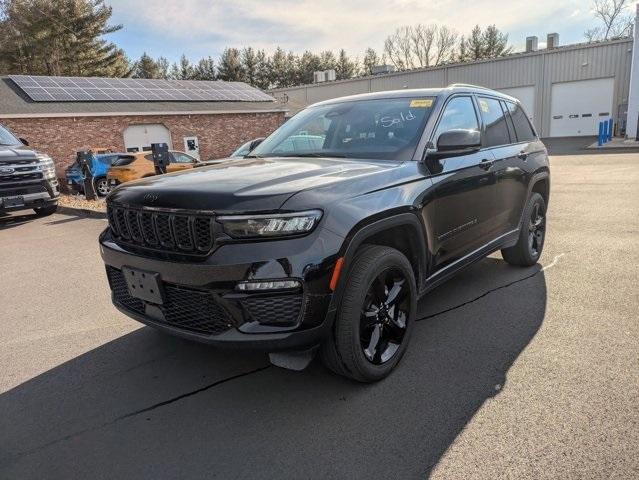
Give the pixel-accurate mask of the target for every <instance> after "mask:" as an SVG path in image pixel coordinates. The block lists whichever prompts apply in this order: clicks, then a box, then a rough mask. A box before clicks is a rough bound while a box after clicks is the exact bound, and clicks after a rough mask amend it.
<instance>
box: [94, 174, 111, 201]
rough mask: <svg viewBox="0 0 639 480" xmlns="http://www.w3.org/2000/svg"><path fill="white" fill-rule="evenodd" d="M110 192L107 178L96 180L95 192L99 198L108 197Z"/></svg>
mask: <svg viewBox="0 0 639 480" xmlns="http://www.w3.org/2000/svg"><path fill="white" fill-rule="evenodd" d="M110 191H111V187H110V186H109V182H108V181H107V179H106V178H105V177H101V178H96V179H95V192H96V193H97V194H98V196H99V197H106V196H107V195H108V194H109V192H110Z"/></svg>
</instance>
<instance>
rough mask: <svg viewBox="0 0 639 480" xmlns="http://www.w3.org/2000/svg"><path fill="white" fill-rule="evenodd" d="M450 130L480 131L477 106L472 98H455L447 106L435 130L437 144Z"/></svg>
mask: <svg viewBox="0 0 639 480" xmlns="http://www.w3.org/2000/svg"><path fill="white" fill-rule="evenodd" d="M449 130H479V122H478V121H477V114H476V113H475V106H474V105H473V100H472V99H471V98H470V97H454V98H453V99H452V100H451V101H450V102H448V103H447V104H446V107H445V108H444V113H442V116H441V118H440V119H439V125H438V126H437V130H435V142H437V139H438V138H439V136H440V135H441V134H442V133H444V132H447V131H449Z"/></svg>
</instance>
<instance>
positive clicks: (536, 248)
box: [528, 203, 546, 257]
mask: <svg viewBox="0 0 639 480" xmlns="http://www.w3.org/2000/svg"><path fill="white" fill-rule="evenodd" d="M545 228H546V217H545V216H544V212H543V211H542V209H541V205H540V204H539V203H535V205H534V206H533V209H532V212H531V214H530V221H529V223H528V248H529V249H530V254H531V255H532V256H533V257H539V254H540V253H541V249H542V248H543V246H544V234H545Z"/></svg>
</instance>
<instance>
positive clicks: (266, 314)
mask: <svg viewBox="0 0 639 480" xmlns="http://www.w3.org/2000/svg"><path fill="white" fill-rule="evenodd" d="M242 305H243V306H244V308H245V309H246V311H247V312H248V314H249V315H250V316H251V318H252V319H253V320H256V321H258V322H260V323H265V324H270V325H278V324H281V325H292V324H294V323H295V322H296V321H297V319H298V317H299V315H300V309H301V307H302V295H282V296H278V297H247V298H244V299H243V300H242Z"/></svg>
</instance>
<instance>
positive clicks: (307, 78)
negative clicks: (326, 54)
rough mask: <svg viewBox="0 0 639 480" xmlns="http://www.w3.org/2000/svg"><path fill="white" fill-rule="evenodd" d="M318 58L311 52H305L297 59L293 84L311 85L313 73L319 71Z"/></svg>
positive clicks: (319, 63)
mask: <svg viewBox="0 0 639 480" xmlns="http://www.w3.org/2000/svg"><path fill="white" fill-rule="evenodd" d="M321 66H322V65H321V61H320V58H319V57H318V56H317V55H315V54H314V53H313V52H309V51H308V50H307V51H305V52H304V53H303V54H302V56H301V57H299V58H298V59H297V68H296V78H295V83H296V84H298V85H305V84H308V83H313V72H317V71H319V70H321Z"/></svg>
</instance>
